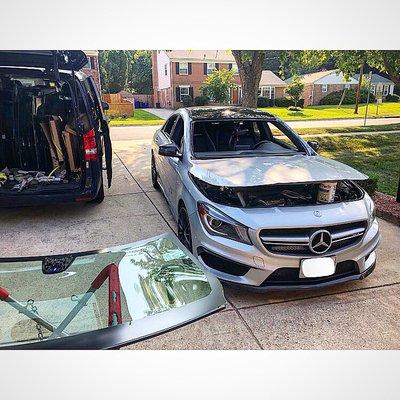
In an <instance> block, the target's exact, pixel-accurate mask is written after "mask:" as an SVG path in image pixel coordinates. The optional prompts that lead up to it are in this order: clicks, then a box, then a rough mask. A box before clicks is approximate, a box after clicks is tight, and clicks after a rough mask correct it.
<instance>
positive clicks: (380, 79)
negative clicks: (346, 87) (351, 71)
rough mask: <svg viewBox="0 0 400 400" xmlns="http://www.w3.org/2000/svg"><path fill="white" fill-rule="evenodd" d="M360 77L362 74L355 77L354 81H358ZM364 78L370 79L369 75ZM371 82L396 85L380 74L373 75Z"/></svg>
mask: <svg viewBox="0 0 400 400" xmlns="http://www.w3.org/2000/svg"><path fill="white" fill-rule="evenodd" d="M359 77H360V74H356V75H354V79H357V80H358V78H359ZM364 77H366V78H368V74H365V75H364ZM371 82H372V83H383V84H385V85H394V82H393V81H391V80H390V79H388V78H385V77H384V76H382V75H379V74H372V76H371Z"/></svg>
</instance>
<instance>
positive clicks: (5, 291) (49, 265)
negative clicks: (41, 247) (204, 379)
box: [0, 235, 220, 345]
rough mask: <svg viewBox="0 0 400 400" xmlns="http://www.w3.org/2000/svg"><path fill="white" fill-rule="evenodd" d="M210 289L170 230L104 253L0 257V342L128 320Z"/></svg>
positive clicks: (93, 328)
mask: <svg viewBox="0 0 400 400" xmlns="http://www.w3.org/2000/svg"><path fill="white" fill-rule="evenodd" d="M211 290H212V288H211V285H210V281H209V277H208V275H206V274H205V273H204V271H203V269H202V268H201V267H200V266H198V265H197V264H196V263H195V262H194V260H193V259H192V258H191V256H188V255H187V252H186V251H185V250H183V248H181V246H180V244H178V243H177V239H176V238H175V237H173V236H172V235H166V236H162V237H158V238H154V239H151V240H148V241H146V242H145V243H140V244H136V245H135V244H131V245H126V246H118V247H115V248H112V249H108V250H106V251H103V252H95V253H89V254H87V253H86V254H80V255H65V256H54V257H42V258H40V259H39V258H38V259H29V260H23V259H21V260H15V259H14V260H0V345H6V344H15V343H21V342H33V341H45V340H48V339H55V338H59V337H69V336H71V335H76V334H79V333H83V332H88V331H96V330H99V329H102V328H107V327H111V326H116V325H123V324H128V325H129V324H131V323H133V324H135V321H139V320H141V319H143V318H145V317H148V316H151V315H156V314H158V313H162V312H165V311H169V310H174V309H178V308H180V307H183V306H185V305H188V304H190V303H193V302H196V301H198V300H199V299H202V298H204V297H206V296H208V295H209V294H210V293H211ZM218 306H220V304H219V305H218ZM191 317H192V316H191Z"/></svg>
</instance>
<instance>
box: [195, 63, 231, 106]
mask: <svg viewBox="0 0 400 400" xmlns="http://www.w3.org/2000/svg"><path fill="white" fill-rule="evenodd" d="M235 87H236V84H235V78H234V76H233V71H229V70H228V69H226V68H222V69H220V70H215V71H214V72H213V73H211V74H210V75H208V76H207V78H206V80H205V81H204V83H203V85H202V86H201V92H202V94H203V95H204V96H207V97H208V98H210V99H211V100H212V101H215V102H216V103H228V102H229V93H230V89H233V88H235Z"/></svg>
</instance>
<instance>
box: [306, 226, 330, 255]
mask: <svg viewBox="0 0 400 400" xmlns="http://www.w3.org/2000/svg"><path fill="white" fill-rule="evenodd" d="M308 246H309V247H310V250H311V251H312V252H313V253H316V254H322V253H325V252H326V251H328V250H329V249H330V247H331V246H332V236H331V234H330V233H329V232H328V231H325V230H319V231H316V232H314V233H313V234H312V235H311V236H310V242H309V245H308Z"/></svg>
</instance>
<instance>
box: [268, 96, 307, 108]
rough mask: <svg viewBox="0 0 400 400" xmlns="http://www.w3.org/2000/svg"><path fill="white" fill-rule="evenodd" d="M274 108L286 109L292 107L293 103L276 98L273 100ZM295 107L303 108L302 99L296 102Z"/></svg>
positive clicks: (286, 98)
mask: <svg viewBox="0 0 400 400" xmlns="http://www.w3.org/2000/svg"><path fill="white" fill-rule="evenodd" d="M275 106H276V107H285V108H288V107H290V106H294V102H293V101H292V100H290V99H289V98H288V97H283V98H278V99H275ZM297 106H298V107H302V108H303V107H304V99H300V100H299V101H298V102H297Z"/></svg>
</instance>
